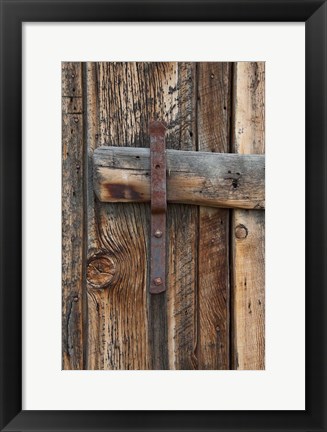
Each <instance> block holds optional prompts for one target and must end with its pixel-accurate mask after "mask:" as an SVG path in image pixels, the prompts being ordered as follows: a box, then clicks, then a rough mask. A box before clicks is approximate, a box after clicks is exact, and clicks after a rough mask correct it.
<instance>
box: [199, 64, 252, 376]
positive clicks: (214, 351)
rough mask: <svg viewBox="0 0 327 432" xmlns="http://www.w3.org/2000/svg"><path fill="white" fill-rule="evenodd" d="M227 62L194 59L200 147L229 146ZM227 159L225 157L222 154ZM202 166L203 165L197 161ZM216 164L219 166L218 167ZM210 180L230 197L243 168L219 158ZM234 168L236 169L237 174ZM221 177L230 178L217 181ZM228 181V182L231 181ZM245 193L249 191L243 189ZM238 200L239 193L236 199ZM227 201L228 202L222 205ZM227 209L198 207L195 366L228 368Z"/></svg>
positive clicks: (217, 149) (213, 149)
mask: <svg viewBox="0 0 327 432" xmlns="http://www.w3.org/2000/svg"><path fill="white" fill-rule="evenodd" d="M230 93H231V65H230V63H199V64H198V107H197V113H198V118H197V125H198V126H197V130H198V150H199V151H207V152H220V153H223V152H228V151H229V141H230V139H229V138H230V137H229V132H230ZM223 159H225V160H226V159H227V158H223ZM200 164H201V165H202V170H203V171H206V169H207V168H206V165H204V164H203V163H201V162H200ZM217 168H218V167H217ZM221 168H222V171H221V174H220V175H219V174H218V172H217V171H218V170H217V169H216V170H215V173H213V175H210V178H208V181H209V182H210V181H211V183H212V182H216V181H217V184H216V183H215V184H214V189H215V190H217V191H218V190H220V191H221V190H222V187H221V186H222V183H223V184H225V183H224V181H225V182H226V186H227V187H226V195H225V196H226V197H228V198H233V197H234V196H235V195H236V190H237V189H238V188H239V184H240V178H242V175H241V173H242V172H244V170H243V169H241V168H240V169H238V168H237V169H236V170H235V169H234V168H235V167H234V168H231V167H230V166H229V164H228V163H227V164H224V163H222V164H221ZM237 173H238V174H237ZM219 177H220V178H222V179H227V178H228V179H229V184H227V180H223V182H222V183H221V182H219V180H218V179H219ZM230 182H231V183H230ZM243 196H248V195H247V194H245V195H243ZM237 200H238V199H237ZM225 204H228V203H227V202H225ZM226 206H227V205H226ZM228 236H229V211H228V210H226V209H212V208H208V207H200V208H199V238H198V242H199V243H198V248H199V249H198V254H199V262H198V266H199V268H198V281H199V286H198V317H199V322H198V347H197V356H198V367H199V369H229V260H228V258H229V257H228V254H229V248H228Z"/></svg>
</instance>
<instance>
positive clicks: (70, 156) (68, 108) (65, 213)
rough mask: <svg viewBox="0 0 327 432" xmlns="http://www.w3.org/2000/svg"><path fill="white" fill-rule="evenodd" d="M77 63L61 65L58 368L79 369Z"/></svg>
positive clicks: (80, 122)
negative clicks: (60, 241)
mask: <svg viewBox="0 0 327 432" xmlns="http://www.w3.org/2000/svg"><path fill="white" fill-rule="evenodd" d="M83 149H84V145H83V105H82V67H81V63H62V368H63V369H83V284H84V267H83V258H84V245H83V232H84V213H83V212H84V207H83V206H84V201H83V200H84V198H83V175H84V164H83V162H84V160H83Z"/></svg>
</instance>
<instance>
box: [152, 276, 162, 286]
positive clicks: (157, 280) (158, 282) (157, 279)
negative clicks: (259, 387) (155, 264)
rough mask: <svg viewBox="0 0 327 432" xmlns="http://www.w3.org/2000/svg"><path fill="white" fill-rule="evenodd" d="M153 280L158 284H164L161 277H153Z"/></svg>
mask: <svg viewBox="0 0 327 432" xmlns="http://www.w3.org/2000/svg"><path fill="white" fill-rule="evenodd" d="M153 282H154V284H155V285H157V286H158V285H162V279H161V277H157V278H155V279H153Z"/></svg>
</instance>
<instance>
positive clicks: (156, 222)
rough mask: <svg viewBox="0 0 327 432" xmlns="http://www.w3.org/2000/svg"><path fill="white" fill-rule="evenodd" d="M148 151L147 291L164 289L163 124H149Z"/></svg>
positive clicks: (153, 291) (164, 153) (164, 183)
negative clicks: (148, 259) (149, 251)
mask: <svg viewBox="0 0 327 432" xmlns="http://www.w3.org/2000/svg"><path fill="white" fill-rule="evenodd" d="M149 134H150V153H151V162H150V163H151V240H150V243H151V270H150V278H151V280H150V293H151V294H159V293H161V292H163V291H165V290H166V212H167V194H166V144H165V134H166V127H165V126H164V125H163V124H162V123H161V122H159V121H154V122H151V123H150V125H149Z"/></svg>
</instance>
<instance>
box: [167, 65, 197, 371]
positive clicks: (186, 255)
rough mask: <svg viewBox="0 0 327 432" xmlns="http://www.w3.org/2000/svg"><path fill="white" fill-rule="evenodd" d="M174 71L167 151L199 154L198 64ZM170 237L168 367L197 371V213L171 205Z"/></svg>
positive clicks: (187, 208) (192, 208) (168, 229)
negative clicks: (196, 101) (197, 123)
mask: <svg viewBox="0 0 327 432" xmlns="http://www.w3.org/2000/svg"><path fill="white" fill-rule="evenodd" d="M173 68H174V70H175V72H176V73H174V76H175V77H176V78H175V81H174V83H173V85H172V87H171V88H170V89H168V91H169V92H170V93H171V94H172V96H173V100H172V102H171V103H170V104H169V110H172V111H173V112H175V120H174V121H173V122H171V123H170V124H171V127H172V126H173V130H172V134H171V137H170V139H169V137H168V139H167V140H166V142H167V147H168V148H170V149H175V150H196V141H195V137H196V132H195V131H196V123H195V121H196V112H195V97H196V94H195V85H196V81H195V74H196V68H195V64H194V63H174V64H173ZM167 106H168V105H167ZM168 124H169V123H168ZM174 125H175V126H174ZM167 233H168V239H169V243H168V245H169V246H168V249H167V254H168V275H167V287H168V289H167V324H168V335H167V336H168V367H169V369H196V368H197V360H196V356H195V349H196V338H197V334H196V283H197V280H196V272H197V268H196V266H197V246H196V241H197V210H196V209H195V208H194V207H193V206H187V205H182V204H169V205H168V215H167Z"/></svg>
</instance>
